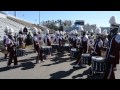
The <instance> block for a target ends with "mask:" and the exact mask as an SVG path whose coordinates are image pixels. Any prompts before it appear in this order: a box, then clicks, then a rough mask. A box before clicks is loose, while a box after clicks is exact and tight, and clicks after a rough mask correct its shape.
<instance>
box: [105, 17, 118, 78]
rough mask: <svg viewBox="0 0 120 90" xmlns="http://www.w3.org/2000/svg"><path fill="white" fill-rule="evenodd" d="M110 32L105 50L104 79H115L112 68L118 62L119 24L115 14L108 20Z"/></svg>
mask: <svg viewBox="0 0 120 90" xmlns="http://www.w3.org/2000/svg"><path fill="white" fill-rule="evenodd" d="M109 23H110V24H111V26H110V33H109V36H110V38H109V44H108V49H107V52H106V59H105V62H106V70H105V76H104V79H115V73H114V68H115V67H116V65H117V64H119V51H120V33H118V30H119V27H120V24H118V23H116V19H115V16H112V17H111V18H110V20H109Z"/></svg>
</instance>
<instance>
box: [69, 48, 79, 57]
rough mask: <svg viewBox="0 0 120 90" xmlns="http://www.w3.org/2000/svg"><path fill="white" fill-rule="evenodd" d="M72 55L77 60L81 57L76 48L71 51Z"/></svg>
mask: <svg viewBox="0 0 120 90" xmlns="http://www.w3.org/2000/svg"><path fill="white" fill-rule="evenodd" d="M70 53H71V56H72V58H77V57H78V55H79V51H77V49H76V48H74V49H71V52H70Z"/></svg>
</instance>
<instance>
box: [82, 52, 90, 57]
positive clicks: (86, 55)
mask: <svg viewBox="0 0 120 90" xmlns="http://www.w3.org/2000/svg"><path fill="white" fill-rule="evenodd" d="M82 56H85V57H89V56H90V54H88V53H84V54H82Z"/></svg>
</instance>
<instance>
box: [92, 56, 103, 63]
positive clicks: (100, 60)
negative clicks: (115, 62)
mask: <svg viewBox="0 0 120 90" xmlns="http://www.w3.org/2000/svg"><path fill="white" fill-rule="evenodd" d="M92 60H93V61H98V62H103V61H104V60H105V58H104V57H101V56H93V57H92Z"/></svg>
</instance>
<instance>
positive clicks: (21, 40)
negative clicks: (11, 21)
mask: <svg viewBox="0 0 120 90" xmlns="http://www.w3.org/2000/svg"><path fill="white" fill-rule="evenodd" d="M23 42H24V36H23V31H22V28H21V30H19V35H18V43H19V48H22V45H23Z"/></svg>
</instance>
